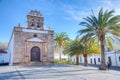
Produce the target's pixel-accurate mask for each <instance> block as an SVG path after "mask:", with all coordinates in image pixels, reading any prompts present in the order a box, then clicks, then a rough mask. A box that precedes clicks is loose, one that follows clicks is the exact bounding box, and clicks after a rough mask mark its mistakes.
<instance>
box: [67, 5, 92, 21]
mask: <svg viewBox="0 0 120 80" xmlns="http://www.w3.org/2000/svg"><path fill="white" fill-rule="evenodd" d="M65 13H67V15H68V16H67V17H65V19H67V20H68V19H69V20H76V21H80V20H82V18H84V17H86V16H88V15H90V11H89V12H87V11H85V10H79V9H76V8H75V7H73V6H70V5H67V6H65Z"/></svg>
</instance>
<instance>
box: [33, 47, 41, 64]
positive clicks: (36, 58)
mask: <svg viewBox="0 0 120 80" xmlns="http://www.w3.org/2000/svg"><path fill="white" fill-rule="evenodd" d="M31 61H35V62H37V61H40V48H39V47H37V46H35V47H33V48H32V49H31Z"/></svg>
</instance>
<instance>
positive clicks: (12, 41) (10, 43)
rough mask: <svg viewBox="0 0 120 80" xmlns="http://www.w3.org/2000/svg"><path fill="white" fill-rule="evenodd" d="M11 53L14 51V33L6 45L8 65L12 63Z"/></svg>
mask: <svg viewBox="0 0 120 80" xmlns="http://www.w3.org/2000/svg"><path fill="white" fill-rule="evenodd" d="M13 53H14V34H13V35H12V37H11V40H10V42H9V45H8V55H9V65H12V64H13Z"/></svg>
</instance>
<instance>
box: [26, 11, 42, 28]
mask: <svg viewBox="0 0 120 80" xmlns="http://www.w3.org/2000/svg"><path fill="white" fill-rule="evenodd" d="M43 22H44V21H43V17H42V15H41V13H40V12H39V11H36V10H31V12H30V13H29V14H28V15H27V24H28V26H27V28H30V29H41V30H43V29H44V27H43V25H44V23H43Z"/></svg>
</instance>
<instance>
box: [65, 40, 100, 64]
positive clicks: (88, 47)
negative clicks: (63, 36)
mask: <svg viewBox="0 0 120 80" xmlns="http://www.w3.org/2000/svg"><path fill="white" fill-rule="evenodd" d="M81 41H82V40H80V39H75V40H73V41H71V42H69V43H68V45H66V47H65V48H64V53H66V54H68V55H70V56H76V64H77V65H79V56H80V55H83V57H84V66H87V65H88V63H87V56H88V55H91V54H96V53H97V54H98V53H100V50H99V47H98V45H96V44H92V43H91V44H90V43H89V44H85V45H84V43H83V42H81ZM87 43H88V41H87Z"/></svg>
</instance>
